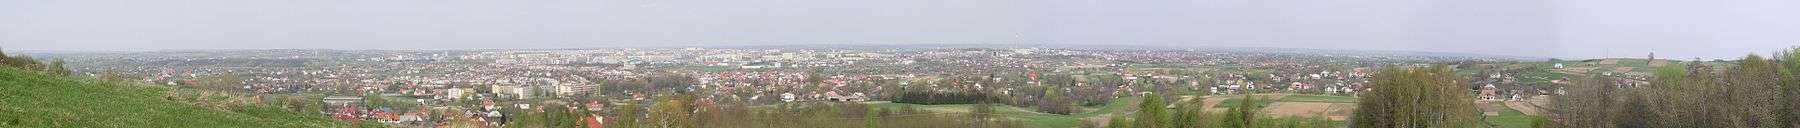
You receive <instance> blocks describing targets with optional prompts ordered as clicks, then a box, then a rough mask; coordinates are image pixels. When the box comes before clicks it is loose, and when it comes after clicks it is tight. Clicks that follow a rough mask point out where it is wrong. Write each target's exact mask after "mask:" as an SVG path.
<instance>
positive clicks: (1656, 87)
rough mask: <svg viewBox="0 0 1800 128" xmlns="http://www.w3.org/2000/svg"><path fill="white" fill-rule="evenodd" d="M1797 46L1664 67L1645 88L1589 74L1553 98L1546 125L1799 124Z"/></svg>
mask: <svg viewBox="0 0 1800 128" xmlns="http://www.w3.org/2000/svg"><path fill="white" fill-rule="evenodd" d="M1796 51H1800V47H1795V48H1793V49H1789V50H1785V51H1781V52H1777V53H1776V54H1775V55H1774V57H1773V58H1764V57H1763V56H1760V55H1755V54H1751V55H1747V56H1744V57H1743V58H1741V59H1740V60H1737V61H1735V62H1723V61H1715V62H1702V61H1690V62H1685V63H1684V64H1685V65H1686V66H1664V67H1661V68H1658V69H1656V70H1655V72H1654V73H1653V76H1654V77H1653V78H1650V79H1648V80H1647V81H1644V82H1647V83H1648V84H1634V83H1638V82H1634V81H1633V80H1630V79H1620V78H1612V77H1592V78H1584V79H1580V80H1576V82H1574V83H1573V84H1571V85H1568V86H1565V87H1564V90H1562V91H1563V92H1564V94H1563V95H1562V96H1555V97H1554V99H1552V100H1553V104H1554V105H1552V106H1550V108H1552V109H1549V110H1551V113H1552V114H1551V115H1550V116H1549V119H1547V121H1549V122H1548V123H1546V124H1548V125H1546V126H1549V127H1589V128H1612V127H1630V128H1658V127H1678V128H1694V127H1765V128H1776V127H1783V128H1791V127H1800V74H1796V73H1800V54H1796V53H1795V52H1796Z"/></svg>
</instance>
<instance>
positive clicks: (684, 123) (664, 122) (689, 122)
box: [650, 96, 696, 128]
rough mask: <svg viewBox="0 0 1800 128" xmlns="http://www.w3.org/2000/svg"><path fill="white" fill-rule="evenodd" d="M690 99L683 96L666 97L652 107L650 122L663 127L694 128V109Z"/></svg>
mask: <svg viewBox="0 0 1800 128" xmlns="http://www.w3.org/2000/svg"><path fill="white" fill-rule="evenodd" d="M689 102H690V100H688V99H687V98H684V97H683V96H674V97H669V98H664V99H663V100H662V102H658V103H656V106H655V107H651V108H650V122H651V124H652V125H654V126H656V127H661V128H694V127H696V125H695V122H693V117H692V116H691V115H693V113H691V112H693V111H694V109H693V108H692V107H690V106H689V105H688V103H689Z"/></svg>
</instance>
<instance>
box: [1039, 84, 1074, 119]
mask: <svg viewBox="0 0 1800 128" xmlns="http://www.w3.org/2000/svg"><path fill="white" fill-rule="evenodd" d="M1069 100H1071V99H1069V98H1068V97H1067V96H1063V94H1062V89H1060V88H1057V87H1048V88H1045V89H1044V98H1041V99H1039V100H1038V103H1039V104H1038V111H1041V112H1044V113H1050V114H1064V115H1067V114H1071V113H1075V110H1074V106H1072V105H1073V104H1072V103H1070V102H1069Z"/></svg>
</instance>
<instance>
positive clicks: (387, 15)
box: [0, 0, 1800, 58]
mask: <svg viewBox="0 0 1800 128" xmlns="http://www.w3.org/2000/svg"><path fill="white" fill-rule="evenodd" d="M1794 5H1800V1H1796V0H1716V1H1715V0H1187V1H1183V0H0V47H4V48H5V49H6V50H152V49H272V48H332V49H470V48H576V47H583V48H590V47H610V46H668V45H711V44H729V45H746V44H748V45H759V44H822V43H856V44H919V43H928V44H935V43H999V44H1126V45H1165V46H1227V47H1290V48H1325V49H1367V50H1410V51H1437V52H1463V53H1481V54H1498V55H1519V56H1542V57H1579V58H1588V57H1602V56H1605V57H1642V56H1644V55H1645V54H1646V53H1648V52H1651V51H1653V50H1654V51H1655V52H1657V53H1658V55H1659V56H1661V57H1668V58H1693V57H1707V58H1724V57H1733V58H1735V57H1736V56H1742V55H1745V54H1749V53H1752V52H1754V53H1761V54H1767V53H1769V52H1773V51H1776V50H1779V49H1782V48H1786V47H1790V46H1796V45H1800V13H1797V12H1800V7H1795V6H1794Z"/></svg>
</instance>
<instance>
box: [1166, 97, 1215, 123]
mask: <svg viewBox="0 0 1800 128" xmlns="http://www.w3.org/2000/svg"><path fill="white" fill-rule="evenodd" d="M1205 102H1206V97H1204V96H1194V98H1193V99H1188V101H1187V102H1183V104H1182V105H1179V107H1177V108H1178V109H1176V112H1175V117H1171V118H1173V119H1170V120H1169V123H1170V124H1169V127H1171V128H1200V127H1210V126H1211V124H1210V123H1207V122H1208V120H1207V118H1206V116H1207V115H1212V114H1211V113H1208V112H1206V105H1205V104H1206V103H1205Z"/></svg>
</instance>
